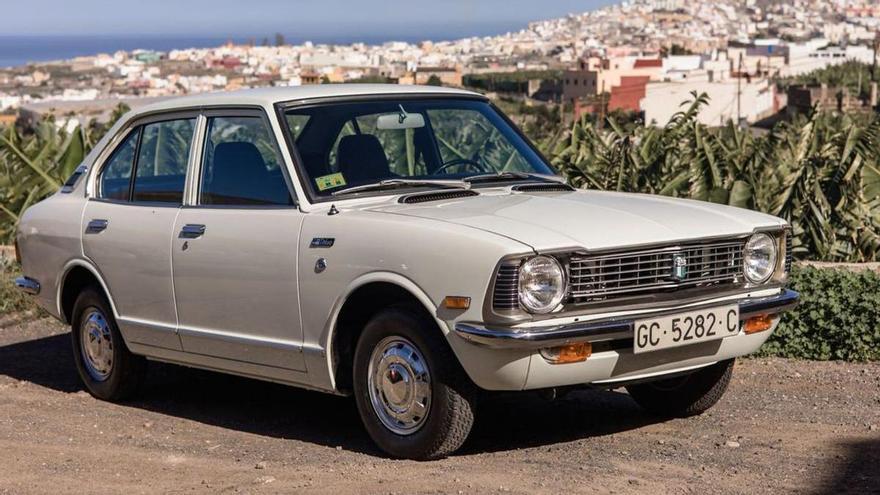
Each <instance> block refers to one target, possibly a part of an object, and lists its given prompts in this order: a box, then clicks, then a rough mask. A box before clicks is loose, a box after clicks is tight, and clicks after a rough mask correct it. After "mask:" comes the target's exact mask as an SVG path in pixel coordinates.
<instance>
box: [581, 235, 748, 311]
mask: <svg viewBox="0 0 880 495" xmlns="http://www.w3.org/2000/svg"><path fill="white" fill-rule="evenodd" d="M745 242H746V239H735V240H729V239H728V240H721V241H716V242H699V241H696V242H690V243H682V244H676V245H671V246H662V247H658V248H652V249H638V250H634V251H619V252H614V253H608V254H600V255H584V254H575V255H573V256H572V257H571V259H570V263H569V271H570V273H569V275H570V281H571V283H570V294H569V296H570V297H569V301H570V302H573V303H584V302H593V301H602V300H605V299H608V298H609V297H611V296H622V295H630V294H638V293H645V292H658V291H664V290H676V289H681V288H691V287H703V286H713V287H717V286H724V285H728V286H729V285H734V284H739V283H743V282H744V280H745V279H744V277H743V267H742V256H743V248H744V246H745ZM677 255H681V256H683V257H684V259H685V263H684V265H683V266H682V267H683V268H684V269H686V273H685V275H684V276H683V277H681V278H676V277H674V273H673V272H674V269H675V258H676V256H677Z"/></svg>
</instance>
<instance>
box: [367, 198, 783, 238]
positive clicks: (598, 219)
mask: <svg viewBox="0 0 880 495" xmlns="http://www.w3.org/2000/svg"><path fill="white" fill-rule="evenodd" d="M369 209H370V210H373V211H382V212H385V213H392V214H397V215H407V216H411V217H417V218H427V219H433V220H439V221H443V222H450V223H455V224H459V225H465V226H468V227H472V228H477V229H481V230H484V231H487V232H492V233H495V234H498V235H502V236H505V237H509V238H511V239H514V240H517V241H519V242H522V243H524V244H527V245H529V246H531V247H532V248H533V249H534V250H536V251H539V252H540V251H545V250H552V249H559V248H571V247H581V248H585V249H589V250H596V249H606V248H615V247H623V246H636V245H643V244H656V243H664V242H677V241H683V240H688V239H696V238H703V237H717V236H734V235H742V234H748V233H751V232H752V231H753V230H755V229H756V228H764V227H782V226H784V225H785V222H784V221H783V220H781V219H779V218H777V217H774V216H771V215H766V214H763V213H758V212H754V211H750V210H745V209H741V208H734V207H730V206H723V205H718V204H713V203H707V202H702V201H692V200H684V199H677V198H669V197H665V196H651V195H646V194H630V193H614V192H604V191H581V190H579V191H572V192H549V193H548V192H541V193H531V194H530V193H516V192H510V191H508V190H505V191H504V192H497V191H486V192H481V194H480V195H479V196H472V197H466V198H459V199H454V200H449V201H433V202H428V203H421V204H409V205H407V204H399V203H395V204H393V205H388V204H386V205H385V206H377V207H374V208H369Z"/></svg>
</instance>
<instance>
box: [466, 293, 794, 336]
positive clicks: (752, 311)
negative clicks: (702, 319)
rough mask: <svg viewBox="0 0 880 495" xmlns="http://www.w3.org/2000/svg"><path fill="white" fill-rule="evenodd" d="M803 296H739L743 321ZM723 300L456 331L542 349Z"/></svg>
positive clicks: (620, 332) (624, 332)
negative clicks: (534, 324) (635, 312)
mask: <svg viewBox="0 0 880 495" xmlns="http://www.w3.org/2000/svg"><path fill="white" fill-rule="evenodd" d="M799 298H800V295H799V294H798V293H797V292H795V291H793V290H790V289H783V290H782V291H781V292H780V293H779V294H775V295H772V296H764V297H752V298H745V299H740V300H739V301H737V302H738V303H739V318H740V321H744V320H746V319H748V318H749V317H750V316H755V315H759V314H760V315H766V314H777V313H781V312H783V311H786V310H789V309H791V308H794V307H795V306H797V304H798V299H799ZM719 304H723V303H717V302H716V303H711V304H706V305H701V306H692V307H687V308H679V309H674V310H661V311H656V312H648V313H641V314H638V315H627V316H616V317H610V318H603V319H600V320H593V321H589V322H578V323H569V324H565V325H548V326H544V327H530V328H504V327H490V326H482V325H475V324H471V323H456V325H455V333H456V334H457V335H458V336H459V337H461V338H463V339H465V340H468V341H470V342H473V343H475V344H479V345H485V346H489V347H493V348H508V349H509V348H517V349H523V348H526V349H529V348H531V349H541V348H545V347H553V346H557V345H564V344H567V343H571V342H595V341H605V340H615V339H627V338H632V337H633V326H634V323H635V320H636V319H643V318H655V317H657V316H663V315H667V314H675V313H680V312H683V311H693V310H698V309H701V308H711V307H714V306H718V305H719Z"/></svg>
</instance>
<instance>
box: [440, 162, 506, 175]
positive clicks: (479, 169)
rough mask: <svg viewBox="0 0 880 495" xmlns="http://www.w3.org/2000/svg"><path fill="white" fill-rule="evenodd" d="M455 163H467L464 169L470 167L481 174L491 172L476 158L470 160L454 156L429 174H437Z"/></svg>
mask: <svg viewBox="0 0 880 495" xmlns="http://www.w3.org/2000/svg"><path fill="white" fill-rule="evenodd" d="M456 165H467V167H466V168H465V170H467V169H469V168H471V169H473V170H474V171H476V172H480V173H483V174H488V173H491V172H492V171H491V170H489V169H488V168H486V166H485V165H483V164H482V163H480V162H478V161H476V160H471V159H470V158H455V159H453V160H450V161H448V162H446V163H444V164H443V165H440V166H439V167H437V169H436V170H434V171H433V172H432V173H431V175H439V174H440V173H441V172H443V171H445V170H446V169H449V168H452V167H454V166H456Z"/></svg>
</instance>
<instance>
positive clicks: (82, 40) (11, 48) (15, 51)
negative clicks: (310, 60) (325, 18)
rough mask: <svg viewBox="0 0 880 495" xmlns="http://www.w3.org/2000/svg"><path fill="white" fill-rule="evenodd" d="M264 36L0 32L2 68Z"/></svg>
mask: <svg viewBox="0 0 880 495" xmlns="http://www.w3.org/2000/svg"><path fill="white" fill-rule="evenodd" d="M522 27H523V26H520V25H516V24H514V23H510V24H501V23H496V24H487V25H485V26H480V28H477V29H474V30H473V31H471V32H468V31H469V30H465V29H462V28H458V29H456V28H455V27H451V28H447V29H445V30H443V31H440V30H437V32H430V30H429V31H424V32H421V33H409V34H403V33H401V34H400V35H395V34H392V35H391V36H389V35H388V34H380V33H376V34H367V35H347V34H343V35H335V36H313V37H310V38H305V37H302V38H294V37H286V38H285V39H286V40H287V42H288V43H302V42H304V41H309V40H310V41H313V42H315V43H336V44H349V43H355V42H362V43H367V44H380V43H383V42H385V41H390V40H392V39H393V40H394V41H407V42H419V41H422V40H426V39H432V40H442V39H457V38H464V37H466V36H474V35H476V36H485V35H489V34H496V33H503V32H505V31H507V30H511V29H519V28H522ZM265 38H268V40H269V42H270V43H274V42H275V37H274V34H268V35H266V36H265ZM263 39H264V36H259V37H232V38H230V37H220V36H217V37H211V36H205V37H192V36H179V35H178V36H175V35H170V36H159V35H151V36H117V35H107V36H88V35H66V36H32V35H0V67H13V66H19V65H25V64H27V63H29V62H48V61H52V60H65V59H70V58H73V57H78V56H84V55H95V54H98V53H113V52H115V51H117V50H126V51H131V50H136V49H139V48H142V49H146V50H159V51H168V50H172V49H175V48H209V47H214V46H219V45H222V44H224V43H226V42H227V41H229V40H232V41H234V42H236V43H247V42H250V41H253V42H254V43H257V44H260V43H262V42H263Z"/></svg>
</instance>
